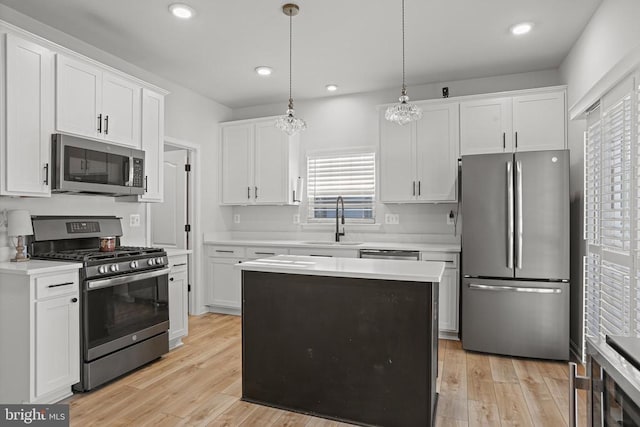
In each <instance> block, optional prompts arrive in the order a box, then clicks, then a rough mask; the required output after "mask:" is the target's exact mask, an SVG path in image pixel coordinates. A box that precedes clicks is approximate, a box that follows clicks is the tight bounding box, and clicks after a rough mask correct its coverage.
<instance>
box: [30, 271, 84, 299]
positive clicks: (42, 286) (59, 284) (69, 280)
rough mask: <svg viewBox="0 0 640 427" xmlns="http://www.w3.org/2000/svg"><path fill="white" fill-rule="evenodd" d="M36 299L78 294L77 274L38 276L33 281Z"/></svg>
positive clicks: (74, 272)
mask: <svg viewBox="0 0 640 427" xmlns="http://www.w3.org/2000/svg"><path fill="white" fill-rule="evenodd" d="M34 280H35V284H36V299H42V298H48V297H54V296H58V295H66V294H73V293H77V292H78V272H77V271H72V272H69V273H62V274H52V275H50V276H39V277H36V278H35V279H34Z"/></svg>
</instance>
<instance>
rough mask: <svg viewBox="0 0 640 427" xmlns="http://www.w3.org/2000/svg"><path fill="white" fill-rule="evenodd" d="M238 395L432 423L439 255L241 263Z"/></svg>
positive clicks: (330, 412)
mask: <svg viewBox="0 0 640 427" xmlns="http://www.w3.org/2000/svg"><path fill="white" fill-rule="evenodd" d="M238 268H240V269H242V398H243V400H246V401H249V402H253V403H259V404H264V405H268V406H273V407H277V408H282V409H287V410H290V411H295V412H301V413H305V414H312V415H315V416H320V417H324V418H330V419H335V420H340V421H345V422H348V423H353V424H359V425H365V426H389V427H394V426H398V427H400V426H430V425H433V421H434V420H435V408H436V401H437V394H436V389H435V384H436V377H437V369H438V360H437V356H438V282H439V281H440V279H441V277H442V273H443V271H444V264H443V263H441V262H412V263H408V262H406V261H393V260H368V259H347V258H315V257H305V256H287V255H281V256H277V257H272V258H267V259H262V260H256V261H250V262H245V263H242V264H239V265H238Z"/></svg>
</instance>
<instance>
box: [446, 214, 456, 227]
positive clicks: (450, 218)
mask: <svg viewBox="0 0 640 427" xmlns="http://www.w3.org/2000/svg"><path fill="white" fill-rule="evenodd" d="M455 218H456V217H455V214H454V213H453V211H451V212H449V213H448V214H447V225H453V221H454V220H455Z"/></svg>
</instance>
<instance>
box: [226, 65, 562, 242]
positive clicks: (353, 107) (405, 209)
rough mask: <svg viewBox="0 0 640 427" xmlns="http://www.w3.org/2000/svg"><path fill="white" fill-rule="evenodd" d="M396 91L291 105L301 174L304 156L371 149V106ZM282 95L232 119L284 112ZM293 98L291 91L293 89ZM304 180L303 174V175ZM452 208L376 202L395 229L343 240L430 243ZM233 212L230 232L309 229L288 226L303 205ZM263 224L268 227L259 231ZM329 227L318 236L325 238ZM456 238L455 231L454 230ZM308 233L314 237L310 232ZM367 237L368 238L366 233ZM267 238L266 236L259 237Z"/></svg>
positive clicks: (523, 84)
mask: <svg viewBox="0 0 640 427" xmlns="http://www.w3.org/2000/svg"><path fill="white" fill-rule="evenodd" d="M560 82H561V80H560V74H559V73H558V71H557V70H545V71H537V72H531V73H522V74H511V75H505V76H496V77H489V78H482V79H472V80H461V81H454V82H445V83H437V84H428V85H420V86H409V88H408V90H409V95H410V96H411V99H412V100H423V99H433V98H439V97H440V96H441V88H442V87H444V86H448V87H449V94H450V96H452V97H453V96H463V95H472V94H478V93H491V92H499V91H505V90H516V89H528V88H534V87H544V86H554V85H558V84H560ZM399 92H400V90H399V88H396V89H393V90H385V91H379V92H372V93H364V94H354V95H343V96H340V95H337V96H328V97H325V98H321V99H315V100H303V101H300V102H296V105H295V107H296V114H297V115H298V116H299V117H302V118H304V119H305V120H306V121H307V126H308V129H307V130H306V131H304V132H303V133H302V134H301V137H300V140H301V145H302V146H301V157H302V162H303V168H302V170H301V173H303V174H304V173H305V170H306V167H305V166H304V159H305V157H306V153H307V152H311V151H317V150H336V149H341V148H348V147H368V148H371V149H372V150H376V151H377V147H378V111H377V108H376V106H377V105H381V104H388V103H393V102H395V101H396V100H397V98H398V96H399V95H400V93H399ZM285 95H286V94H285V93H283V100H282V102H281V103H277V104H269V105H261V106H255V107H249V108H242V109H234V110H233V118H234V119H247V118H255V117H264V116H271V115H280V114H283V113H284V110H285V109H286V99H285V98H286V96H285ZM294 95H295V91H294ZM303 176H304V175H303ZM457 209H458V207H457V205H455V204H440V205H435V204H417V205H392V204H388V205H384V204H378V205H377V208H376V212H377V213H376V216H377V217H378V218H379V219H378V221H379V222H384V219H383V218H384V214H385V213H396V214H399V215H400V224H399V225H384V224H383V225H382V227H381V228H380V230H379V231H377V232H371V231H367V233H368V234H369V236H367V235H366V234H365V235H364V236H363V235H358V236H357V237H353V236H354V232H357V231H355V228H354V227H352V229H354V231H352V232H350V230H349V226H347V238H349V237H351V238H353V239H354V240H359V239H360V238H363V239H366V238H369V239H375V240H385V239H388V238H390V235H393V238H395V239H403V240H410V239H414V238H419V236H424V235H429V238H430V239H433V238H434V235H435V237H437V236H441V237H443V238H445V237H447V236H448V237H451V238H453V239H457V238H458V237H459V236H454V231H455V230H454V227H453V226H450V225H447V223H446V219H447V214H448V213H449V211H450V210H453V211H457ZM233 212H234V214H240V220H241V222H240V224H232V225H231V226H232V230H233V231H234V232H235V233H236V234H241V233H256V232H260V231H263V230H265V229H268V230H270V231H272V232H273V234H274V235H278V236H282V233H283V232H289V233H295V235H294V237H295V236H300V238H303V239H304V238H305V237H304V236H305V235H308V234H309V233H311V231H309V230H308V229H307V230H304V229H302V228H300V226H297V225H294V224H293V220H292V218H293V214H294V213H298V212H300V214H301V217H302V218H304V214H305V212H304V207H301V208H298V207H267V208H264V207H260V208H255V207H251V206H248V207H234V208H233ZM265 224H268V227H265ZM331 228H332V227H331V226H328V227H327V229H326V230H325V231H323V232H322V233H320V234H319V235H318V236H319V237H323V238H326V239H329V238H331V236H332V234H331V233H332V231H331ZM457 231H458V234H459V228H458V230H457ZM313 233H318V231H317V230H314V231H313ZM371 233H373V235H371ZM263 235H264V234H263ZM265 237H268V236H265Z"/></svg>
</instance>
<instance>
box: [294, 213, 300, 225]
mask: <svg viewBox="0 0 640 427" xmlns="http://www.w3.org/2000/svg"><path fill="white" fill-rule="evenodd" d="M293 223H294V224H300V214H293Z"/></svg>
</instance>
